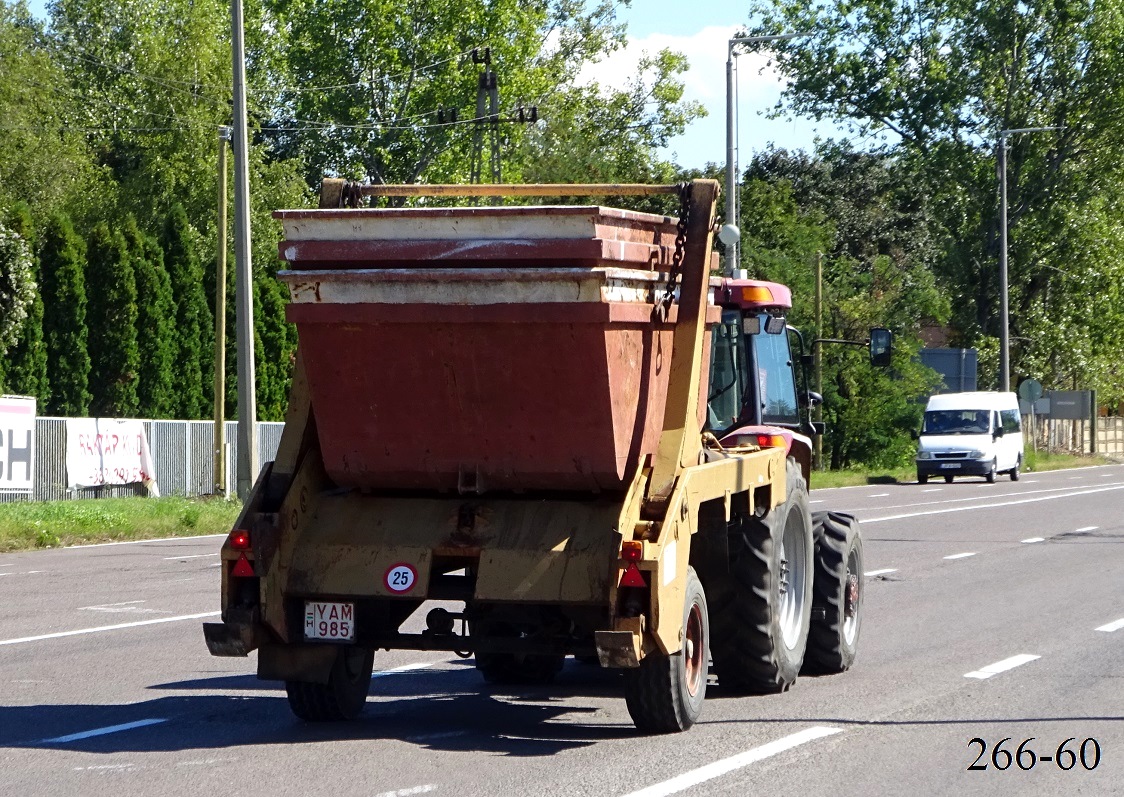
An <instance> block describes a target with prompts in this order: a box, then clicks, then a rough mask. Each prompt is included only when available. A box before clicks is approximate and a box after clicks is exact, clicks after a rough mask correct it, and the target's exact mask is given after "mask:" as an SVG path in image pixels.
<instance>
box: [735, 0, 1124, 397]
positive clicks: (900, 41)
mask: <svg viewBox="0 0 1124 797" xmlns="http://www.w3.org/2000/svg"><path fill="white" fill-rule="evenodd" d="M753 11H754V12H756V13H757V14H758V15H759V18H760V19H761V20H762V22H761V24H759V25H758V26H757V27H756V28H755V29H754V30H753V31H752V33H754V34H769V33H779V32H786V31H790V30H809V31H814V32H815V33H814V34H813V35H812V36H810V37H804V38H799V39H793V40H791V41H788V42H782V43H778V44H775V45H771V46H772V47H774V48H775V50H776V51H777V57H776V64H777V65H778V68H779V70H780V73H781V75H782V76H783V77H784V78H785V80H786V88H785V90H784V94H783V96H782V101H781V104H780V106H779V108H778V110H780V108H784V109H785V110H787V111H789V112H795V113H797V114H806V115H810V116H813V117H815V118H817V119H822V118H831V119H834V120H837V121H843V122H848V123H851V124H853V125H855V126H856V128H857V130H858V132H860V133H863V134H870V135H877V134H881V135H882V140H883V141H884V142H886V144H885V146H886V147H887V148H891V149H892V150H893V151H895V152H897V153H898V155H899V157H901V158H902V159H903V160H904V161H908V162H910V163H912V166H913V169H914V173H915V175H916V176H915V178H914V179H913V180H912V181H911V182H910V183H909V184H908V185H909V186H911V187H913V188H914V189H915V190H917V191H918V192H924V193H925V194H927V195H928V196H929V198H930V206H931V208H932V210H933V213H934V217H935V218H936V220H937V221H938V222H939V223H940V224H941V225H942V226H943V228H944V230H945V232H946V236H945V238H944V240H945V241H946V245H945V247H944V256H943V257H941V258H940V259H939V260H938V261H936V262H935V263H934V274H935V275H936V277H937V280H938V283H939V284H940V285H942V287H943V288H944V289H945V291H946V292H947V294H948V295H949V296H950V297H951V298H952V300H953V301H952V304H951V309H952V326H953V329H952V332H953V334H952V343H953V345H968V346H973V345H976V346H978V345H981V344H983V343H985V342H986V341H987V340H988V339H989V338H995V337H998V335H999V319H1000V314H999V290H1000V286H999V282H998V270H997V263H998V260H999V255H1000V234H999V228H1000V215H999V208H998V203H997V202H996V193H997V175H996V154H997V150H996V145H997V142H998V140H999V139H1000V131H1010V130H1015V129H1021V128H1036V127H1047V128H1055V129H1052V130H1044V131H1036V132H1024V133H1013V134H1011V135H1009V136H1007V137H1006V140H1007V145H1008V146H1007V159H1006V162H1007V169H1006V179H1007V183H1008V199H1009V202H1008V204H1009V212H1008V230H1009V242H1008V252H1009V279H1008V285H1009V289H1010V308H1011V313H1010V322H1011V335H1010V338H1011V342H1012V346H1011V354H1012V363H1013V371H1014V376H1015V377H1016V379H1017V378H1018V377H1019V376H1023V375H1028V376H1034V377H1035V378H1038V379H1040V380H1041V381H1043V383H1044V384H1045V385H1046V386H1047V387H1051V386H1053V387H1063V386H1066V387H1072V381H1073V380H1076V381H1077V382H1078V383H1081V384H1083V385H1084V386H1087V387H1097V388H1099V389H1100V391H1101V392H1102V394H1103V395H1105V396H1106V397H1109V396H1112V397H1116V396H1120V395H1122V394H1124V392H1122V386H1121V375H1120V372H1119V365H1118V360H1119V357H1118V354H1117V352H1119V351H1120V349H1121V346H1122V345H1124V305H1122V304H1121V303H1120V302H1112V301H1111V296H1112V294H1113V287H1112V286H1115V285H1119V281H1120V280H1119V270H1118V267H1117V266H1116V265H1115V264H1119V263H1121V262H1124V240H1122V239H1121V236H1120V234H1119V232H1118V230H1119V229H1120V226H1121V214H1120V210H1119V208H1121V207H1122V206H1124V203H1122V201H1121V200H1122V198H1124V197H1122V191H1121V188H1120V186H1121V185H1122V183H1124V180H1122V177H1124V173H1122V172H1124V162H1122V161H1121V160H1120V158H1119V142H1120V141H1121V140H1122V137H1124V69H1122V68H1121V67H1122V55H1124V54H1122V52H1121V50H1120V42H1121V41H1122V40H1124V7H1122V6H1121V5H1120V4H1119V3H1096V4H1094V3H1067V2H1060V3H1059V2H1053V0H1029V2H1023V3H1011V2H1002V3H977V4H970V3H969V4H964V3H954V4H951V5H950V4H948V3H944V2H937V0H859V2H850V0H828V1H827V2H825V3H818V4H809V3H806V2H804V0H762V1H761V2H758V3H756V4H755V7H754V9H753ZM1102 273H1103V274H1104V279H1103V280H1102V279H1100V278H1099V275H1101V274H1102ZM1093 306H1096V307H1097V308H1098V310H1099V311H1100V312H1098V313H1096V314H1094V313H1093V312H1090V309H1091V307H1093ZM985 384H987V383H985Z"/></svg>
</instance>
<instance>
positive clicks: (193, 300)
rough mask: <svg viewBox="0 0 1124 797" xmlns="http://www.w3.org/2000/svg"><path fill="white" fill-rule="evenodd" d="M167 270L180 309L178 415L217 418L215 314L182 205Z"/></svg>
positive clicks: (174, 219) (167, 228)
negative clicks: (214, 401)
mask: <svg viewBox="0 0 1124 797" xmlns="http://www.w3.org/2000/svg"><path fill="white" fill-rule="evenodd" d="M161 245H162V247H163V250H164V265H165V268H166V269H167V271H168V277H169V279H170V282H171V286H172V296H173V298H174V299H175V303H176V342H177V348H176V358H175V363H176V369H175V370H176V377H177V380H176V385H175V395H176V402H175V404H174V405H173V408H172V409H173V412H174V413H175V415H176V417H179V418H184V419H192V418H207V417H210V415H211V414H212V409H213V407H212V405H211V400H210V394H211V392H212V385H213V381H212V378H213V376H212V375H213V372H214V356H213V350H214V343H213V340H214V339H213V337H212V336H213V331H212V327H211V311H210V309H208V307H207V297H206V294H205V293H204V290H203V270H202V267H201V266H200V264H199V258H198V257H197V256H196V254H195V244H194V240H193V235H192V230H191V227H190V224H189V222H188V220H187V213H186V211H185V210H184V209H183V206H181V205H175V206H173V207H172V210H171V212H170V213H169V214H168V218H167V221H166V222H165V225H164V235H163V238H162V240H161Z"/></svg>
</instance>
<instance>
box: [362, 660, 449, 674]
mask: <svg viewBox="0 0 1124 797" xmlns="http://www.w3.org/2000/svg"><path fill="white" fill-rule="evenodd" d="M438 664H441V662H439V661H422V662H418V663H417V664H403V665H402V666H401V667H394V668H393V669H390V670H379V671H378V672H373V673H371V677H372V678H382V677H383V676H384V675H401V674H402V673H407V672H413V671H414V670H424V669H427V668H429V667H436V666H437V665H438Z"/></svg>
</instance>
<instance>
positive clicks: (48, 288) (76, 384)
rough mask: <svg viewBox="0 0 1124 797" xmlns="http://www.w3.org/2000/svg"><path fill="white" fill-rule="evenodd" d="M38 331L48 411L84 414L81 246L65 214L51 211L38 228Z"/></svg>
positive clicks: (86, 400) (83, 253) (87, 366)
mask: <svg viewBox="0 0 1124 797" xmlns="http://www.w3.org/2000/svg"><path fill="white" fill-rule="evenodd" d="M40 263H41V266H42V274H43V308H44V314H43V336H44V338H45V339H46V343H47V377H48V379H49V380H50V383H51V400H50V403H48V405H47V410H48V413H49V414H51V415H71V416H79V417H80V416H84V415H86V413H87V412H88V411H89V407H90V392H89V389H88V383H89V376H90V356H89V354H88V353H87V349H86V342H87V337H88V331H87V328H86V278H85V272H86V246H85V242H84V241H83V240H82V239H81V238H80V237H79V236H78V233H76V232H75V231H74V226H73V225H72V224H71V222H70V218H69V217H68V216H66V215H64V214H61V213H56V214H53V215H52V216H51V217H50V218H49V219H48V221H47V226H46V229H45V230H44V232H43V249H42V253H41V256H40ZM40 412H42V410H41V411H40Z"/></svg>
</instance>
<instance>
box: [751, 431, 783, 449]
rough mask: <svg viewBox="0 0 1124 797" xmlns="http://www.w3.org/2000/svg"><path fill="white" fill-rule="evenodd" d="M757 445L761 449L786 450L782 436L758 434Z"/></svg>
mask: <svg viewBox="0 0 1124 797" xmlns="http://www.w3.org/2000/svg"><path fill="white" fill-rule="evenodd" d="M757 445H759V446H761V448H788V441H787V440H785V439H784V435H783V434H759V435H757Z"/></svg>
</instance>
